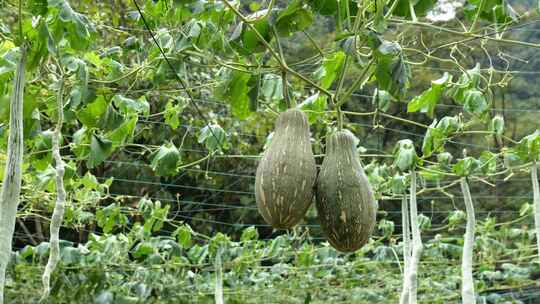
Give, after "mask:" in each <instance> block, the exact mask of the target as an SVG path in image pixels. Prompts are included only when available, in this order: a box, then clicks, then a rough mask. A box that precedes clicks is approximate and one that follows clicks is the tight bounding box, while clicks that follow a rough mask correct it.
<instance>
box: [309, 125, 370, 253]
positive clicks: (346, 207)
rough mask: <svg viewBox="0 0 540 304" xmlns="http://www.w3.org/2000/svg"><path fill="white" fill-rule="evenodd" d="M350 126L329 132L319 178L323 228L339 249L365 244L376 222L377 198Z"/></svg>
mask: <svg viewBox="0 0 540 304" xmlns="http://www.w3.org/2000/svg"><path fill="white" fill-rule="evenodd" d="M355 141H356V138H355V137H354V135H353V134H352V133H351V132H349V131H347V130H340V131H337V132H336V133H334V134H331V135H330V136H328V139H327V142H326V156H325V158H324V161H323V163H322V167H321V171H320V173H319V178H318V180H317V200H316V202H317V203H316V206H317V212H318V216H319V221H320V223H321V227H322V230H323V232H324V234H325V235H326V238H327V239H328V241H329V242H330V244H331V245H332V246H333V247H334V248H336V249H337V250H339V251H343V252H352V251H355V250H358V249H359V248H360V247H362V245H364V244H365V243H366V242H367V241H368V240H369V237H370V236H371V233H372V232H373V229H374V227H375V223H376V213H377V202H376V200H375V196H374V195H373V190H372V188H371V185H370V183H369V181H368V179H367V176H366V174H365V173H364V169H363V168H362V165H361V164H360V160H359V158H358V155H357V151H356V143H355Z"/></svg>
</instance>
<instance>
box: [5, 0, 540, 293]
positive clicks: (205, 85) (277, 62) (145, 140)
mask: <svg viewBox="0 0 540 304" xmlns="http://www.w3.org/2000/svg"><path fill="white" fill-rule="evenodd" d="M441 2H442V3H443V4H444V3H446V2H448V3H450V1H441ZM24 3H25V4H24V10H23V17H24V18H23V19H22V31H23V35H24V37H26V39H27V40H28V41H29V43H30V44H31V53H30V60H29V70H30V73H29V74H30V75H31V76H29V77H28V78H29V82H28V84H27V89H26V92H25V100H24V103H25V117H24V121H25V124H24V127H25V147H26V151H25V152H26V155H25V164H24V168H25V171H24V172H25V173H24V183H23V184H24V189H23V202H22V205H21V206H20V210H19V216H18V222H17V223H18V224H17V228H16V239H15V246H16V248H17V249H18V251H17V253H16V254H15V255H14V257H13V263H12V265H11V268H10V270H9V281H8V289H7V293H8V294H7V297H8V301H10V303H11V302H13V303H28V302H33V301H35V300H36V299H37V298H38V296H39V287H40V283H39V275H40V273H41V272H42V268H43V265H44V262H45V260H46V257H47V255H48V243H47V240H48V235H47V233H48V232H47V231H48V229H47V227H48V218H50V214H51V212H52V209H53V206H54V198H55V194H54V193H55V192H54V191H55V184H54V174H55V172H54V168H53V166H52V165H53V162H52V158H51V153H50V149H51V147H52V143H51V136H52V130H53V128H54V121H55V114H54V113H55V101H56V99H55V98H56V91H57V89H58V81H59V78H60V77H61V72H60V71H59V70H58V68H57V66H61V67H63V69H64V71H65V75H64V77H66V88H67V89H66V92H67V93H66V104H65V107H64V115H65V118H66V122H65V124H64V129H63V134H64V137H63V148H62V155H63V156H64V160H65V161H66V162H67V165H68V167H67V169H68V170H67V172H66V177H65V181H66V187H67V191H68V196H69V200H68V205H67V206H66V207H67V209H66V215H65V219H64V226H63V227H62V230H61V236H62V238H63V239H64V240H65V241H64V242H63V247H62V263H61V265H60V266H59V269H58V270H57V271H56V273H55V275H54V277H53V279H54V283H53V284H54V286H53V294H52V297H53V298H52V299H51V301H52V302H54V303H70V302H74V301H81V302H88V303H90V302H92V301H94V302H97V303H142V302H149V301H154V302H163V301H169V302H171V303H183V302H185V303H190V302H201V303H204V302H212V299H213V292H214V274H215V270H216V267H217V268H219V266H217V265H216V262H215V258H216V256H220V257H221V260H222V261H223V265H222V267H223V276H224V285H225V296H226V299H227V300H228V302H229V303H261V301H264V300H267V299H268V298H269V297H275V302H276V303H297V302H298V303H311V302H314V303H320V302H325V301H332V302H335V303H338V302H340V301H341V302H343V303H364V302H365V303H373V302H389V303H393V302H396V301H397V297H398V294H399V290H400V288H401V286H400V284H401V272H400V266H399V263H398V261H399V260H400V259H401V252H402V249H401V243H400V237H401V236H400V233H401V225H400V222H401V220H400V218H401V215H400V209H399V208H400V201H401V198H400V197H401V195H402V193H403V189H404V186H403V185H405V183H406V182H407V181H406V175H401V174H400V173H399V172H400V171H406V169H407V168H408V166H409V165H410V164H411V162H417V163H418V164H419V166H421V168H422V169H421V172H420V175H421V181H420V183H421V189H423V190H422V191H423V193H421V194H420V195H419V197H418V199H419V208H420V211H421V213H422V215H421V221H422V231H423V236H424V238H425V239H426V241H425V243H426V246H427V247H426V249H425V252H424V254H423V258H422V266H421V268H420V270H419V273H420V279H419V282H420V292H419V294H420V299H421V300H423V301H426V302H428V303H451V302H458V301H459V293H458V290H459V284H460V281H459V275H460V273H459V267H458V265H459V263H460V257H461V247H462V243H463V240H462V234H463V227H464V221H465V214H464V212H463V211H461V210H464V207H463V202H462V201H463V200H462V196H461V193H460V192H459V189H458V187H454V185H455V176H462V175H468V174H469V173H472V174H474V175H475V176H476V177H478V178H476V179H472V182H471V187H472V192H473V198H474V202H475V208H476V213H477V217H478V219H479V225H478V228H477V230H478V232H477V236H478V237H477V240H476V251H475V262H476V264H475V273H474V275H475V279H476V284H477V290H478V292H479V296H480V297H482V298H483V299H485V300H486V301H487V303H503V302H504V301H515V302H517V303H534V302H533V301H534V299H536V298H538V297H539V295H538V292H539V291H538V286H537V282H536V281H535V280H537V278H538V274H539V269H538V264H537V263H531V261H536V260H537V258H535V257H537V253H536V252H535V250H534V246H533V244H534V241H535V236H534V233H533V229H531V227H532V224H533V218H532V206H531V201H532V189H531V186H530V179H529V177H528V175H527V172H526V171H525V170H520V168H519V167H515V169H508V168H514V167H512V166H519V165H520V164H523V163H527V162H529V161H531V160H534V158H536V157H537V156H538V150H537V149H538V148H536V150H535V148H534V147H535V145H537V143H538V133H533V132H534V131H535V130H536V129H537V117H538V114H539V112H540V99H539V92H538V89H536V86H535V85H534V84H535V83H536V82H537V80H538V75H539V72H538V69H536V67H537V66H538V64H539V63H538V62H537V61H538V59H537V56H536V53H537V50H538V47H539V44H538V43H540V41H538V39H539V34H538V33H539V31H540V27H539V26H538V14H537V12H536V9H537V5H538V4H537V3H535V2H534V1H532V0H531V1H502V0H501V1H486V2H485V3H484V1H476V0H470V1H465V2H458V3H461V5H457V9H456V16H455V18H452V19H451V20H449V21H433V18H435V17H433V14H435V13H434V12H437V10H438V9H441V8H440V6H436V1H412V3H416V4H415V5H414V8H415V13H416V17H418V19H419V22H414V21H412V20H411V19H412V18H413V16H411V14H410V10H409V5H408V4H409V3H408V1H401V0H399V1H397V3H396V6H395V7H394V11H393V15H392V16H391V18H384V14H385V13H387V12H388V10H389V8H390V7H391V6H392V4H393V3H394V2H393V1H373V3H372V4H369V5H370V6H369V8H368V9H366V11H365V16H364V17H365V18H366V20H369V24H367V23H368V22H367V21H366V24H362V26H363V27H362V29H361V30H359V31H358V32H355V31H353V26H354V21H355V20H356V19H355V17H354V16H355V15H356V14H357V11H356V7H357V3H356V2H355V1H349V2H347V1H292V2H288V1H275V2H273V1H266V2H251V1H241V2H235V3H231V5H233V6H234V7H236V8H238V10H239V12H240V13H242V14H243V15H244V16H246V18H247V19H246V20H241V18H239V17H238V16H237V15H236V14H235V12H234V11H233V10H231V9H230V8H229V7H228V6H227V5H226V3H224V2H223V1H162V0H160V1H150V0H148V1H139V5H140V6H141V7H142V11H143V14H144V17H145V20H146V21H147V23H148V25H149V27H150V29H151V30H152V31H153V33H154V34H155V38H156V40H157V42H158V43H159V45H160V46H161V48H162V50H160V49H159V48H158V47H156V44H155V43H154V41H153V40H152V39H151V36H150V35H149V32H148V31H147V29H146V28H145V26H144V23H143V20H142V18H141V16H140V14H139V13H138V11H137V10H136V7H135V6H134V4H133V2H131V1H123V0H122V1H98V2H96V1H71V2H68V1H65V0H49V1H25V2H24ZM270 3H272V5H273V10H271V11H270V12H268V11H264V9H265V8H267V7H268V5H270ZM343 3H348V5H346V4H343ZM452 3H453V2H452ZM17 5H18V4H17V3H15V1H1V2H0V138H1V140H0V175H1V174H3V161H4V159H5V153H6V145H7V134H8V132H7V131H8V130H7V122H8V119H9V117H8V116H9V96H10V93H11V92H10V90H11V87H10V83H11V78H12V77H13V71H14V68H15V62H16V58H17V56H18V55H19V49H18V47H17V46H18V45H20V41H18V38H16V37H18V36H19V30H20V29H19V28H18V24H17V22H18V17H17ZM434 7H435V10H433V8H434ZM437 16H438V17H439V18H443V17H441V16H442V15H437ZM426 18H428V19H426ZM429 18H431V19H429ZM463 27H464V28H463ZM254 28H255V29H256V31H255V30H254ZM467 29H470V30H471V31H470V33H466V34H463V33H465V32H466V30H467ZM503 30H506V31H505V32H504V35H503V34H499V32H497V31H503ZM257 33H259V34H261V35H262V37H263V38H264V39H265V40H266V41H267V43H269V44H270V45H271V46H272V47H273V48H274V49H275V50H279V49H280V48H281V49H282V52H281V53H282V55H281V53H280V55H281V56H279V57H278V59H276V57H273V56H272V53H271V52H269V51H268V50H267V47H266V45H265V44H264V43H262V42H261V40H260V39H259V38H260V37H258V36H257ZM356 33H357V35H356ZM460 33H461V34H460ZM475 35H476V36H475ZM478 36H479V37H478ZM499 36H500V37H499ZM498 38H502V39H506V40H505V41H508V40H512V41H518V42H525V43H521V44H520V43H509V42H501V41H496V39H498ZM278 41H279V45H278ZM161 51H163V52H164V54H165V55H166V56H167V58H168V59H169V63H170V64H171V65H172V66H173V67H174V70H176V73H177V76H178V77H179V78H180V79H182V81H183V83H184V85H185V86H186V87H183V85H182V84H181V83H180V82H179V81H178V79H177V77H176V76H175V73H174V72H173V71H172V70H171V69H170V66H169V63H168V62H167V61H166V60H165V57H164V56H163V55H162V53H161ZM279 58H281V59H279ZM281 61H284V62H285V63H286V65H287V66H288V67H289V68H290V69H292V70H293V71H295V72H297V73H300V74H301V75H303V76H304V77H306V78H308V79H310V81H311V82H313V84H315V85H316V86H318V89H317V88H314V87H315V86H313V85H312V84H306V82H305V81H302V79H299V78H298V77H294V74H293V73H290V72H289V73H288V75H287V81H285V87H284V82H283V79H282V76H283V74H282V69H281V68H282V65H283V62H281ZM344 68H347V69H348V70H347V71H348V73H345V74H344V75H345V76H344V77H343V78H342V79H341V73H342V72H341V71H342V70H343V69H344ZM366 71H367V72H366ZM364 75H367V76H369V77H368V78H367V79H366V83H365V85H363V87H362V88H357V89H354V90H352V91H350V92H348V91H347V90H346V88H349V87H351V86H352V85H353V84H354V83H355V82H356V81H359V80H362V78H363V77H364ZM340 82H342V83H343V84H342V86H343V90H341V93H342V94H341V95H339V96H338V97H345V98H344V100H340V99H339V98H338V101H340V102H341V101H342V102H346V103H345V104H344V105H343V114H344V115H345V120H344V124H345V127H346V128H347V129H349V130H351V131H352V132H353V133H354V134H355V136H357V137H358V138H359V145H360V146H359V149H358V151H359V153H360V155H361V157H362V162H363V164H364V166H365V168H366V171H367V172H368V173H369V177H370V180H371V181H372V183H373V185H374V186H375V188H376V189H377V195H378V198H379V214H378V222H379V223H378V230H377V231H376V233H375V235H374V237H373V239H372V241H371V242H370V243H369V244H368V245H366V246H365V247H364V248H362V249H361V250H360V251H359V252H357V253H354V254H348V255H343V254H338V253H337V252H336V251H334V250H333V249H332V248H331V247H329V246H328V244H327V243H325V242H324V239H323V238H322V234H321V231H320V229H319V227H318V222H317V219H316V214H315V211H314V208H312V209H310V210H309V212H308V215H307V216H306V218H305V221H304V223H302V224H301V225H300V226H299V227H298V228H297V229H295V230H294V231H290V232H284V231H273V230H272V229H271V228H270V227H269V226H268V225H266V224H265V223H264V222H263V220H262V218H261V217H260V216H259V214H258V213H257V211H256V207H255V199H254V195H253V183H254V171H255V168H256V165H257V157H258V155H259V154H260V153H261V151H262V150H263V147H264V145H265V143H266V142H267V141H268V140H270V139H271V138H270V136H269V135H271V132H272V129H273V123H274V120H275V117H276V116H277V113H278V112H279V111H282V110H284V109H285V108H286V107H287V103H286V102H285V100H284V98H283V95H284V92H285V94H288V96H289V99H290V100H291V102H292V103H293V104H297V105H298V106H299V107H300V108H302V109H303V110H304V111H305V112H306V113H307V114H308V115H309V119H310V122H311V124H312V126H311V131H312V136H313V149H314V152H315V154H317V155H318V156H317V162H318V163H319V164H320V162H321V161H322V157H321V156H322V154H323V153H324V138H325V135H326V134H327V132H328V131H329V130H332V129H333V128H335V127H336V122H335V119H336V111H335V108H334V106H333V102H334V101H335V100H333V99H332V98H329V96H327V95H326V94H325V92H329V93H330V95H332V94H334V93H335V92H336V91H338V93H339V91H340V89H339V88H338V87H339V86H340V84H339V83H340ZM349 93H350V96H348V94H349ZM344 94H345V95H344ZM190 96H192V97H193V100H194V101H195V105H194V104H193V103H192V100H191V99H190V98H189V97H190ZM347 97H350V98H347ZM200 113H202V114H203V116H201V115H200ZM497 115H499V116H497ZM203 117H204V118H203ZM497 117H500V118H497ZM529 134H532V135H531V136H530V137H529V138H528V139H527V140H524V141H521V144H517V142H518V141H519V140H520V139H521V138H523V137H524V136H526V135H529ZM407 139H408V140H409V141H408V142H406V141H403V140H407ZM398 142H399V143H400V144H398V147H397V148H395V146H396V143H398ZM536 147H537V146H536ZM463 149H466V151H467V152H466V155H463ZM416 155H419V156H416ZM452 156H453V157H452ZM462 156H463V157H462ZM465 156H472V157H474V158H466V157H465ZM499 172H504V173H505V174H499ZM395 174H398V175H395ZM452 174H454V175H452ZM449 176H450V177H451V178H450V177H449ZM452 176H453V177H452ZM508 176H510V178H506V177H508ZM0 177H2V176H0ZM218 252H219V254H217V253H218ZM276 290H277V291H278V292H276ZM520 301H521V302H520ZM527 301H529V302H527Z"/></svg>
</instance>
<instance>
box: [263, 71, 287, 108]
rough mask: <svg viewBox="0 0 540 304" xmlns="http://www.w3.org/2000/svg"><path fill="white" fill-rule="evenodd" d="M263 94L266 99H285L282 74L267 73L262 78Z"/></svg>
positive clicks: (270, 100)
mask: <svg viewBox="0 0 540 304" xmlns="http://www.w3.org/2000/svg"><path fill="white" fill-rule="evenodd" d="M262 96H263V97H264V99H265V100H266V101H269V102H272V101H278V100H282V99H283V82H282V81H281V76H278V75H275V74H265V75H264V77H263V80H262Z"/></svg>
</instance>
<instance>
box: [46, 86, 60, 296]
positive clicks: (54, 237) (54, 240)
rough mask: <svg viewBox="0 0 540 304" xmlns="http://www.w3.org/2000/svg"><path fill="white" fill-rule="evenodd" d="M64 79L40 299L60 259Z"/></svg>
mask: <svg viewBox="0 0 540 304" xmlns="http://www.w3.org/2000/svg"><path fill="white" fill-rule="evenodd" d="M63 94H64V79H63V78H61V79H60V82H59V88H58V96H57V99H56V100H57V108H58V114H57V115H58V119H57V123H56V128H55V130H54V133H53V138H52V155H53V158H54V161H55V163H56V203H55V205H54V211H53V214H52V219H51V224H50V236H51V237H50V253H49V259H48V261H47V265H46V266H45V271H44V272H43V276H42V282H43V295H42V299H45V298H47V297H48V296H49V294H50V291H51V274H52V273H53V271H54V269H55V268H56V266H57V264H58V262H59V261H60V244H59V242H60V226H61V225H62V219H63V218H64V205H65V202H66V190H65V188H64V172H65V164H64V161H63V160H62V155H61V154H60V138H61V136H62V124H63V122H64V101H63V100H64V99H63Z"/></svg>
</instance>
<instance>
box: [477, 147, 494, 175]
mask: <svg viewBox="0 0 540 304" xmlns="http://www.w3.org/2000/svg"><path fill="white" fill-rule="evenodd" d="M498 158H499V157H498V156H497V154H494V153H492V152H490V151H483V152H482V153H481V154H480V158H479V159H478V161H479V166H480V168H479V169H481V170H482V173H484V174H486V175H487V174H490V173H495V172H496V171H497V160H498Z"/></svg>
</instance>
